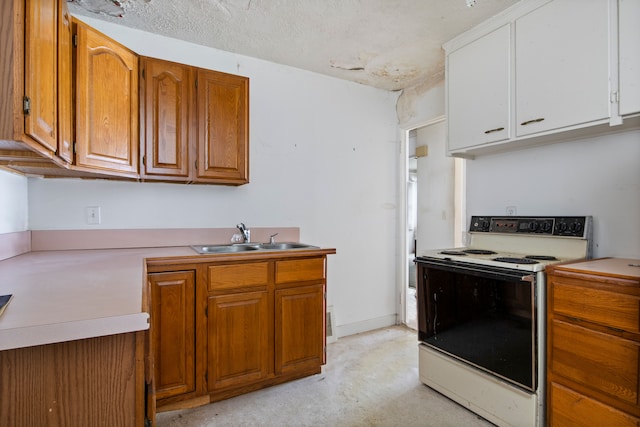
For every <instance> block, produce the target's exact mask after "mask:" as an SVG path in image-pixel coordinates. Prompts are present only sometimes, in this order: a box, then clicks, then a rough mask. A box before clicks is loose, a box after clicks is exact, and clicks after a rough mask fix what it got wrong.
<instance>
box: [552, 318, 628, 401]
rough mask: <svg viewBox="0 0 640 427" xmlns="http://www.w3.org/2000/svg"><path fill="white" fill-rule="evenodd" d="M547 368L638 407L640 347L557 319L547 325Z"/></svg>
mask: <svg viewBox="0 0 640 427" xmlns="http://www.w3.org/2000/svg"><path fill="white" fill-rule="evenodd" d="M550 327H551V330H552V333H551V336H550V342H549V346H550V354H551V358H550V361H549V363H550V366H549V368H550V369H551V371H552V372H553V373H554V374H555V375H559V376H562V377H565V378H568V379H571V380H572V381H575V382H577V383H579V384H582V385H584V386H586V387H589V388H592V389H594V390H599V391H600V392H602V393H606V394H608V395H610V396H613V397H616V398H618V399H620V400H622V401H625V402H627V403H631V404H633V405H637V404H638V403H640V402H639V401H638V390H639V389H640V388H639V384H638V363H639V362H640V357H639V356H640V353H639V351H640V344H638V343H636V342H633V341H629V340H626V339H623V338H618V337H615V336H611V335H607V334H603V333H600V332H596V331H592V330H589V329H586V328H582V327H579V326H575V325H572V324H570V323H566V322H562V321H559V320H555V319H554V320H552V323H551V325H550Z"/></svg>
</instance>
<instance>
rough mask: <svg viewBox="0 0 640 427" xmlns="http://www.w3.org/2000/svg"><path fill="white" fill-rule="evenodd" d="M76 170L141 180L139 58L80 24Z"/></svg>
mask: <svg viewBox="0 0 640 427" xmlns="http://www.w3.org/2000/svg"><path fill="white" fill-rule="evenodd" d="M75 26H76V34H77V47H76V82H75V83H76V165H77V166H78V167H84V168H88V169H89V170H91V169H98V170H101V171H108V172H109V173H110V174H112V175H116V176H118V175H121V176H125V177H126V176H129V177H137V176H138V145H139V134H138V56H137V55H136V54H135V53H134V52H132V51H130V50H129V49H127V48H126V47H124V46H122V45H120V44H118V43H117V42H115V41H113V40H111V39H109V38H108V37H106V36H104V35H103V34H101V33H99V32H98V31H96V30H94V29H93V28H91V27H89V26H87V25H85V24H83V23H82V22H79V21H76V23H75Z"/></svg>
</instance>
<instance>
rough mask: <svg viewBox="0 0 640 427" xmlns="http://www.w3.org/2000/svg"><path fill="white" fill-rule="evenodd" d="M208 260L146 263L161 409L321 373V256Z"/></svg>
mask: <svg viewBox="0 0 640 427" xmlns="http://www.w3.org/2000/svg"><path fill="white" fill-rule="evenodd" d="M334 253H335V252H334ZM212 259H213V258H209V259H208V261H206V262H194V263H179V264H176V263H174V264H171V265H169V264H164V265H162V264H158V265H149V266H148V278H149V281H148V282H149V292H148V294H149V295H150V298H151V304H150V307H151V339H150V349H151V351H150V357H151V359H152V360H153V362H152V366H153V368H152V369H153V371H154V372H153V373H154V375H153V378H154V380H153V383H154V388H155V397H156V404H157V407H158V409H159V410H170V409H175V408H180V407H189V406H197V405H201V404H206V403H209V402H213V401H217V400H222V399H226V398H229V397H232V396H236V395H239V394H243V393H247V392H250V391H253V390H257V389H260V388H263V387H267V386H271V385H274V384H279V383H282V382H286V381H290V380H293V379H297V378H302V377H305V376H309V375H313V374H317V373H320V372H321V366H322V365H323V364H324V363H325V360H326V359H325V355H326V339H325V330H326V329H325V321H326V319H325V313H326V302H325V295H326V292H325V287H326V254H324V253H323V254H322V255H306V256H305V255H303V254H297V255H293V256H292V255H286V254H280V255H276V254H272V255H266V254H265V255H261V256H258V257H255V256H253V257H250V256H249V257H246V256H245V257H243V256H237V255H236V256H231V257H220V259H219V260H216V261H211V260H212Z"/></svg>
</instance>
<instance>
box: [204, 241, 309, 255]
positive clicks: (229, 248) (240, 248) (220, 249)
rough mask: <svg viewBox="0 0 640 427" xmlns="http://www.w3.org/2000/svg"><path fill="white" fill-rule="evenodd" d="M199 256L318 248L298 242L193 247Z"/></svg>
mask: <svg viewBox="0 0 640 427" xmlns="http://www.w3.org/2000/svg"><path fill="white" fill-rule="evenodd" d="M191 247H192V248H193V249H194V250H195V251H196V252H198V253H199V254H228V253H236V252H253V251H260V250H263V251H288V250H295V249H318V246H312V245H307V244H305V243H298V242H281V243H236V244H232V245H192V246H191Z"/></svg>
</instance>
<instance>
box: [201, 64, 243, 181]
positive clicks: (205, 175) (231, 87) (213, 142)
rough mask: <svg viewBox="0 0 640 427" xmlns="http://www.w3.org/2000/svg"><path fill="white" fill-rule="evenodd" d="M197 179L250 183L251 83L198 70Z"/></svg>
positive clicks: (236, 77)
mask: <svg viewBox="0 0 640 427" xmlns="http://www.w3.org/2000/svg"><path fill="white" fill-rule="evenodd" d="M197 81H198V101H197V102H198V168H197V179H199V180H204V181H206V180H208V179H210V180H214V181H218V182H221V183H225V182H227V183H230V184H232V183H235V184H243V183H246V182H248V179H249V166H248V161H249V79H247V78H246V77H241V76H234V75H230V74H224V73H219V72H215V71H208V70H198V77H197Z"/></svg>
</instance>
